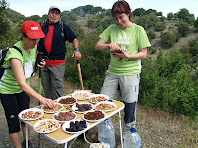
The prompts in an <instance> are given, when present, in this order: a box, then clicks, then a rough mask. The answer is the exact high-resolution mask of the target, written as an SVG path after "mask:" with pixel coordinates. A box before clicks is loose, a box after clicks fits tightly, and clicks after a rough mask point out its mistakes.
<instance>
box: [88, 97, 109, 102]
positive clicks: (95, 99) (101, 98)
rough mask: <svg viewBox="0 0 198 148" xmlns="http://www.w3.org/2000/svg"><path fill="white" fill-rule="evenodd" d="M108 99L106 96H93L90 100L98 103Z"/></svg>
mask: <svg viewBox="0 0 198 148" xmlns="http://www.w3.org/2000/svg"><path fill="white" fill-rule="evenodd" d="M107 100H108V99H107V98H105V97H104V96H93V97H91V98H90V101H91V102H93V103H98V102H102V101H107Z"/></svg>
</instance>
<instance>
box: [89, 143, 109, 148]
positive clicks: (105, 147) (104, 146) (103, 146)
mask: <svg viewBox="0 0 198 148" xmlns="http://www.w3.org/2000/svg"><path fill="white" fill-rule="evenodd" d="M89 148H110V145H109V144H108V143H103V142H102V143H92V144H91V145H90V147H89Z"/></svg>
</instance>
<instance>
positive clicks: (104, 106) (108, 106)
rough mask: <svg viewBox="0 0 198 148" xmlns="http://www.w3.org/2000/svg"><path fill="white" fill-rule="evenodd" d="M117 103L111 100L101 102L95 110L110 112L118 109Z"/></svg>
mask: <svg viewBox="0 0 198 148" xmlns="http://www.w3.org/2000/svg"><path fill="white" fill-rule="evenodd" d="M116 107H117V106H116V104H115V103H113V102H110V101H105V102H99V103H97V104H96V105H95V110H101V111H104V112H109V111H112V110H114V109H116Z"/></svg>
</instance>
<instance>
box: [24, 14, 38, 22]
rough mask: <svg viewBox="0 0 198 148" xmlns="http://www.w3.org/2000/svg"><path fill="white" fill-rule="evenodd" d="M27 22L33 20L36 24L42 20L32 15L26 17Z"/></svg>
mask: <svg viewBox="0 0 198 148" xmlns="http://www.w3.org/2000/svg"><path fill="white" fill-rule="evenodd" d="M27 20H33V21H36V22H38V20H42V18H41V17H40V16H39V15H32V16H30V17H27Z"/></svg>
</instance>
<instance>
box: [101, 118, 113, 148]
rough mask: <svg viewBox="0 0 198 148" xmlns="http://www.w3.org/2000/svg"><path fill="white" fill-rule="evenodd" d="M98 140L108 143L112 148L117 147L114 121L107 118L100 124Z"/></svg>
mask: <svg viewBox="0 0 198 148" xmlns="http://www.w3.org/2000/svg"><path fill="white" fill-rule="evenodd" d="M98 140H99V141H101V142H103V143H108V144H109V145H110V147H111V148H114V147H115V130H114V125H113V123H112V122H111V121H110V120H109V119H106V120H105V121H103V122H101V123H100V124H99V125H98Z"/></svg>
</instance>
